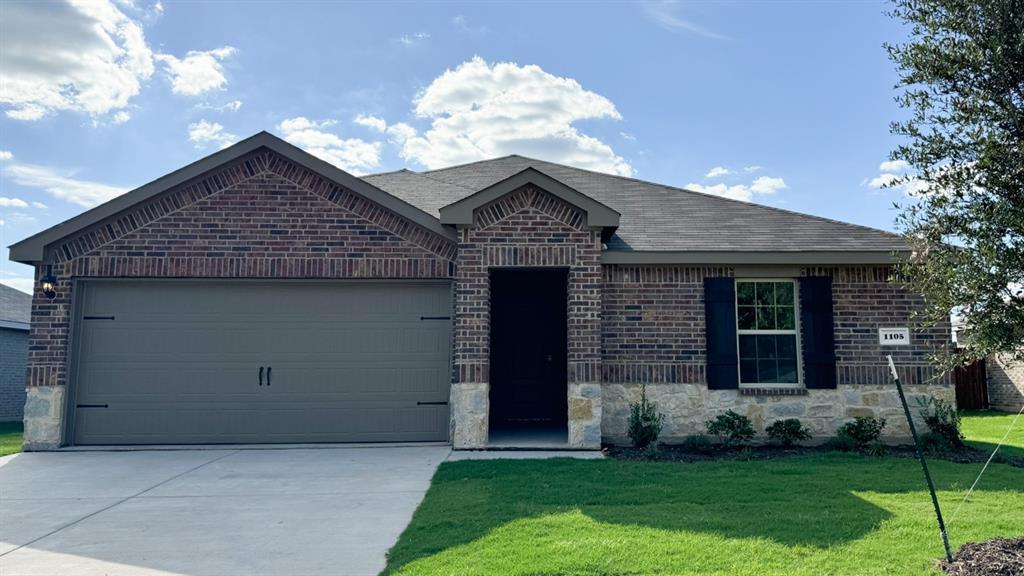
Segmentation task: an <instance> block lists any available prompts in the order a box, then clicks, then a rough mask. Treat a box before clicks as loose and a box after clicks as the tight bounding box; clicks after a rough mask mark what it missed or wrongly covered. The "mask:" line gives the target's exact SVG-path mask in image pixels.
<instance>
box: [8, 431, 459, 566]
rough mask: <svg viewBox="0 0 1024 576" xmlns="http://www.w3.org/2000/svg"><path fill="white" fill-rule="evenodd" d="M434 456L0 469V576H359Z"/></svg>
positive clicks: (411, 504) (398, 524)
mask: <svg viewBox="0 0 1024 576" xmlns="http://www.w3.org/2000/svg"><path fill="white" fill-rule="evenodd" d="M449 452H450V450H449V448H448V447H445V446H416V447H389V448H379V447H373V448H330V449H287V450H167V451H136V452H131V451H128V452H67V451H65V452H49V453H29V454H17V455H14V456H8V457H5V458H3V459H0V574H3V575H4V576H19V575H55V574H76V575H81V576H90V575H101V574H102V575H112V576H113V575H122V574H131V575H133V576H135V575H156V574H190V575H206V574H208V575H217V576H234V575H249V574H295V575H307V574H310V575H311V574H333V575H341V576H347V575H364V574H366V575H370V574H377V573H378V572H379V571H380V570H381V569H383V567H384V554H385V552H386V551H387V550H388V549H389V548H390V547H391V546H392V545H393V544H394V543H395V541H396V540H397V539H398V536H399V534H401V532H402V530H403V529H404V528H405V526H406V525H407V524H408V522H409V519H410V518H411V517H412V513H413V511H415V509H416V506H417V505H418V504H419V503H420V501H421V500H422V499H423V495H424V493H425V492H426V490H427V487H428V486H429V485H430V479H431V477H432V476H433V474H434V470H435V469H436V468H437V466H438V464H440V463H441V462H442V461H444V460H445V458H447V457H448V455H449Z"/></svg>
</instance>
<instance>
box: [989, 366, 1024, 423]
mask: <svg viewBox="0 0 1024 576" xmlns="http://www.w3.org/2000/svg"><path fill="white" fill-rule="evenodd" d="M985 374H986V376H987V378H988V403H989V405H990V406H992V407H993V408H996V409H998V410H1014V411H1016V410H1019V409H1020V407H1021V405H1024V362H1021V361H1014V360H1013V359H1012V357H1011V355H1009V354H993V355H992V356H989V357H988V358H986V359H985Z"/></svg>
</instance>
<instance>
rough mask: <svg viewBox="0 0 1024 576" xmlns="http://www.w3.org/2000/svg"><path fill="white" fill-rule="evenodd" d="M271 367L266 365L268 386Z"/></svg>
mask: <svg viewBox="0 0 1024 576" xmlns="http://www.w3.org/2000/svg"><path fill="white" fill-rule="evenodd" d="M273 369H274V368H273V367H272V366H267V386H270V371H271V370H273Z"/></svg>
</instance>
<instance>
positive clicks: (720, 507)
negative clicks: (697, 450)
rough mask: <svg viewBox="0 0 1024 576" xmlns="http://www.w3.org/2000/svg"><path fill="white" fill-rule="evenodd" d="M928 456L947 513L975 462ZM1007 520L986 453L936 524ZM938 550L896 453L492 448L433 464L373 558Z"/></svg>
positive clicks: (720, 558) (678, 557)
mask: <svg viewBox="0 0 1024 576" xmlns="http://www.w3.org/2000/svg"><path fill="white" fill-rule="evenodd" d="M1000 416H1001V415H1000ZM1022 420H1024V418H1022ZM1001 423H1002V421H1001V420H1000V419H999V416H992V415H988V414H968V415H966V416H965V418H964V428H965V432H966V435H967V436H968V438H969V439H970V441H971V442H978V443H980V444H988V443H995V442H998V440H999V438H1001V437H1002V433H1003V432H1004V431H1005V426H1004V427H1003V428H1000V425H1001ZM1018 424H1019V423H1018ZM1006 425H1007V426H1008V425H1009V421H1006ZM997 433H998V436H997V437H995V438H993V435H995V434H997ZM1013 438H1014V439H1013V442H1014V443H1015V444H1016V445H1017V446H1016V447H1017V448H1018V449H1020V448H1024V442H1022V440H1024V439H1022V437H1021V436H1020V435H1015V436H1014V437H1013ZM929 466H930V468H931V471H932V476H933V478H934V480H935V483H936V486H937V488H938V490H939V499H940V502H941V503H942V505H943V510H944V512H945V514H946V519H947V521H949V520H950V517H951V516H952V515H953V510H954V509H955V508H956V507H957V505H958V504H959V503H960V501H961V500H962V499H963V496H964V494H965V491H966V489H967V488H968V487H969V486H970V485H971V483H972V482H973V481H974V479H975V476H976V475H977V474H978V472H979V471H980V468H981V465H980V464H956V463H952V462H948V461H942V460H935V459H931V460H930V461H929ZM1021 518H1024V469H1021V468H1014V467H1011V466H1008V465H1005V464H993V465H992V466H990V467H989V469H988V471H987V472H986V473H985V476H984V477H983V478H982V480H981V482H980V483H979V484H978V487H977V488H976V491H975V493H974V495H973V496H972V497H971V499H970V500H969V501H968V502H967V503H966V504H965V505H964V506H963V508H962V509H960V510H959V513H958V514H957V516H956V517H955V519H954V520H953V521H952V522H950V523H949V534H950V540H951V544H952V546H953V547H954V550H955V549H956V548H958V547H959V546H960V545H961V544H963V543H965V542H968V541H978V540H984V539H988V538H992V537H995V536H1011V535H1020V534H1024V524H1022V523H1021V521H1020V519H1021ZM942 555H943V551H942V544H941V541H940V540H939V537H938V533H937V529H936V526H935V517H934V513H933V511H932V507H931V502H930V500H929V496H928V493H927V491H926V489H925V487H924V481H923V479H922V477H921V469H920V467H919V465H918V463H917V461H916V460H914V459H910V458H871V457H865V456H859V455H853V454H840V453H822V454H812V455H806V456H799V457H792V458H780V459H774V460H758V461H749V462H743V461H724V460H723V461H711V462H700V463H692V464H687V463H678V462H627V461H621V460H611V459H607V460H570V459H553V460H492V461H463V462H450V463H446V464H443V465H442V466H441V467H440V468H439V469H438V471H437V474H436V475H435V476H434V480H433V484H432V485H431V488H430V490H429V491H428V493H427V496H426V498H425V500H424V501H423V503H422V504H421V505H420V507H419V509H418V510H417V511H416V513H415V515H414V516H413V519H412V522H411V523H410V525H409V526H408V527H407V528H406V530H405V532H404V533H403V534H402V536H401V538H400V539H399V541H398V543H397V544H396V545H395V547H394V548H392V550H391V552H390V553H389V557H388V566H387V569H386V571H385V572H386V573H387V574H399V575H442V574H443V575H447V574H460V575H463V574H464V575H469V574H510V575H516V574H521V575H539V574H573V575H613V574H614V575H620V574H621V575H625V574H723V575H724V574H730V575H732V574H736V575H754V574H757V575H761V574H780V575H781V574H786V575H794V576H800V575H807V576H809V575H815V576H818V575H830V574H831V575H840V574H872V575H876V574H878V575H881V574H894V575H895V574H899V575H903V574H910V575H914V574H920V575H924V574H940V572H939V571H938V569H937V567H936V560H937V559H939V558H941V557H942Z"/></svg>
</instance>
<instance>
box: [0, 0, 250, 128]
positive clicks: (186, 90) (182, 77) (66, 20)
mask: <svg viewBox="0 0 1024 576" xmlns="http://www.w3.org/2000/svg"><path fill="white" fill-rule="evenodd" d="M122 8H123V9H124V10H126V11H127V12H129V13H131V14H136V15H140V17H139V18H132V17H130V16H129V15H127V14H125V12H123V11H122ZM160 11H161V9H160V7H159V5H155V6H154V9H153V11H152V12H145V13H141V12H140V10H139V9H137V8H136V7H135V6H134V4H133V3H132V2H127V1H124V0H119V1H111V0H68V1H67V2H53V1H51V2H5V3H4V11H3V12H4V31H3V34H0V54H3V66H2V67H0V106H2V107H3V108H4V112H5V114H6V115H7V116H8V117H9V118H13V119H15V120H23V121H33V120H39V119H41V118H44V117H45V116H47V115H49V114H53V113H56V112H62V111H73V112H80V113H84V114H87V115H89V116H90V117H92V118H93V124H94V125H98V124H100V122H98V121H97V119H98V118H100V117H103V116H106V115H108V114H113V117H112V119H111V120H112V121H113V123H115V124H121V123H124V122H126V121H127V120H128V119H129V118H130V115H129V114H128V112H126V111H125V110H124V109H125V108H127V107H128V106H129V103H130V101H131V100H132V99H133V98H134V97H136V96H137V95H138V94H139V92H140V91H141V89H142V87H143V86H144V85H145V83H146V82H147V81H148V80H149V78H150V77H151V76H152V75H153V72H154V71H155V69H156V62H157V61H159V62H162V63H163V65H164V67H165V68H166V69H167V72H168V74H169V75H170V77H171V80H172V89H173V91H174V92H175V93H179V94H189V95H195V94H201V93H203V92H206V91H209V90H214V89H220V88H223V87H224V86H225V85H226V83H227V80H226V78H225V77H224V74H223V68H222V66H221V60H223V59H224V58H226V57H228V56H230V55H231V54H233V53H234V48H231V47H223V48H218V49H216V50H210V51H206V52H196V51H192V52H188V53H187V54H186V55H185V57H184V58H182V59H178V58H176V57H175V56H172V55H170V54H154V51H153V49H152V48H151V47H150V46H149V44H148V43H147V41H146V37H145V33H144V30H143V24H142V22H144V21H149V20H150V18H149V17H148V16H147V15H148V14H157V15H159V13H160Z"/></svg>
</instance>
